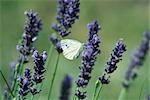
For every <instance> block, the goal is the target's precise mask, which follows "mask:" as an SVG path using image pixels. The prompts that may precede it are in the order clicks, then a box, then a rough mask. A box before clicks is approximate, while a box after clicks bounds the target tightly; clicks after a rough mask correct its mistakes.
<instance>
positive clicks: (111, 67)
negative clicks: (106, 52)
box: [99, 39, 126, 84]
mask: <svg viewBox="0 0 150 100" xmlns="http://www.w3.org/2000/svg"><path fill="white" fill-rule="evenodd" d="M125 51H126V46H125V45H124V43H123V40H122V39H120V40H119V41H118V42H117V43H116V46H115V48H114V49H113V52H112V53H111V56H110V58H109V60H108V61H107V62H106V65H105V66H106V67H105V72H104V74H103V75H102V76H100V77H99V80H100V82H101V83H102V84H109V82H110V80H109V78H110V74H111V73H113V72H114V71H115V70H116V69H117V63H119V61H120V60H122V59H121V57H122V55H123V53H124V52H125Z"/></svg>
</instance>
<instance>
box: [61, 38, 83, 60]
mask: <svg viewBox="0 0 150 100" xmlns="http://www.w3.org/2000/svg"><path fill="white" fill-rule="evenodd" d="M61 46H62V49H63V55H64V57H65V58H67V59H69V60H73V59H74V58H75V57H76V56H77V55H78V53H79V50H80V48H81V46H82V44H81V43H80V42H79V41H77V40H72V39H64V40H61Z"/></svg>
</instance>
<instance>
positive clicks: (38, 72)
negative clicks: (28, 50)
mask: <svg viewBox="0 0 150 100" xmlns="http://www.w3.org/2000/svg"><path fill="white" fill-rule="evenodd" d="M32 57H33V59H34V64H35V65H34V75H33V79H32V80H33V81H34V82H35V83H36V84H38V83H41V82H42V81H43V79H44V75H43V74H44V72H45V71H46V70H45V68H44V64H45V61H46V59H47V53H46V51H43V53H42V54H40V55H39V54H38V51H37V50H35V51H34V52H33V55H32Z"/></svg>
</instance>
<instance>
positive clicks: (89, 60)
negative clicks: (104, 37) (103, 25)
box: [75, 21, 100, 99]
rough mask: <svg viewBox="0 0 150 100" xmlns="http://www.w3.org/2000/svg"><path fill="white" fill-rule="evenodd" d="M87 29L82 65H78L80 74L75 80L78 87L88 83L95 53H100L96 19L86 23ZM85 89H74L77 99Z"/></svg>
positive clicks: (82, 95) (98, 27) (81, 97)
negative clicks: (87, 35)
mask: <svg viewBox="0 0 150 100" xmlns="http://www.w3.org/2000/svg"><path fill="white" fill-rule="evenodd" d="M88 29H89V33H88V34H89V39H88V41H87V43H86V44H85V46H84V49H85V50H84V51H83V52H82V65H81V67H80V74H79V77H78V79H77V80H76V84H77V87H78V88H80V87H81V88H84V87H86V86H87V85H88V83H89V80H90V79H91V75H90V74H91V72H92V70H93V66H94V65H95V61H96V58H97V55H98V54H99V53H100V49H99V43H100V39H99V37H98V34H97V32H98V31H99V30H100V26H99V25H98V23H97V21H93V22H92V23H90V24H88ZM85 93H86V92H85V91H84V92H81V91H80V90H77V91H76V94H75V95H76V96H77V97H78V98H79V99H83V97H84V98H85V97H86V95H85Z"/></svg>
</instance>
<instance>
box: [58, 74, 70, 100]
mask: <svg viewBox="0 0 150 100" xmlns="http://www.w3.org/2000/svg"><path fill="white" fill-rule="evenodd" d="M71 86H72V78H71V76H69V75H66V76H65V78H64V79H63V81H62V84H61V95H60V97H59V99H60V100H70V99H69V96H70V88H71Z"/></svg>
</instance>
